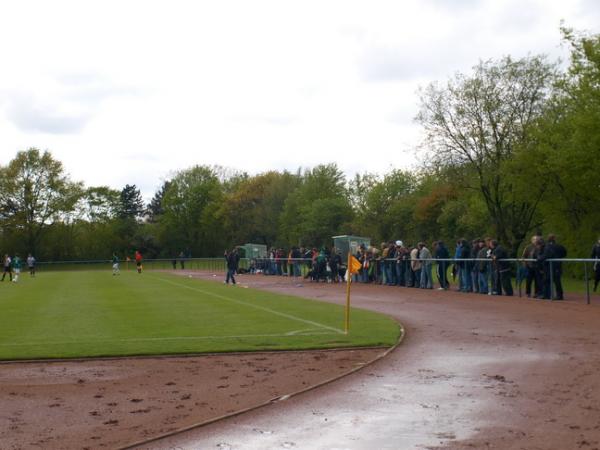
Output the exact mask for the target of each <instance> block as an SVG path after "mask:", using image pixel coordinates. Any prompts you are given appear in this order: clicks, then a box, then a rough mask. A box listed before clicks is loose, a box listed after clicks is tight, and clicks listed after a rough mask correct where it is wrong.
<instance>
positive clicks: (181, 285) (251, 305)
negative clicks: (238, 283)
mask: <svg viewBox="0 0 600 450" xmlns="http://www.w3.org/2000/svg"><path fill="white" fill-rule="evenodd" d="M150 278H153V279H155V280H160V281H164V282H165V283H169V284H172V285H173V286H179V287H182V288H185V289H189V290H191V291H196V292H200V293H202V294H205V295H209V296H212V297H216V298H220V299H223V300H227V301H229V302H232V303H237V304H238V305H244V306H248V307H250V308H255V309H259V310H261V311H265V312H268V313H271V314H274V315H276V316H280V317H285V318H286V319H290V320H295V321H298V322H302V323H305V324H308V325H313V326H316V327H319V328H324V329H326V330H330V331H335V332H336V333H339V334H344V331H343V330H340V329H338V328H334V327H330V326H329V325H324V324H322V323H319V322H314V321H312V320H307V319H302V318H301V317H296V316H292V315H291V314H286V313H282V312H279V311H275V310H274V309H270V308H267V307H264V306H259V305H253V304H252V303H246V302H243V301H241V300H236V299H234V298H231V297H227V296H225V295H221V294H215V293H213V292H209V291H205V290H203V289H198V288H194V287H191V286H186V285H185V284H181V283H176V282H175V281H171V280H167V279H165V278H160V277H150Z"/></svg>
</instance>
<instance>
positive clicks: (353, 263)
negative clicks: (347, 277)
mask: <svg viewBox="0 0 600 450" xmlns="http://www.w3.org/2000/svg"><path fill="white" fill-rule="evenodd" d="M361 267H362V265H361V263H360V261H359V260H358V259H356V258H355V257H354V256H352V255H349V256H348V272H350V273H351V274H352V273H358V271H359V270H360V268H361Z"/></svg>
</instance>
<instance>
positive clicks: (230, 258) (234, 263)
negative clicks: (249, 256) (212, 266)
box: [227, 252, 239, 270]
mask: <svg viewBox="0 0 600 450" xmlns="http://www.w3.org/2000/svg"><path fill="white" fill-rule="evenodd" d="M238 261H239V259H238V255H237V253H236V252H231V253H230V254H229V255H227V268H228V269H229V270H237V268H238Z"/></svg>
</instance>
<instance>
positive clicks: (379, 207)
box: [355, 170, 418, 242]
mask: <svg viewBox="0 0 600 450" xmlns="http://www.w3.org/2000/svg"><path fill="white" fill-rule="evenodd" d="M355 181H358V184H359V185H361V184H362V185H363V187H362V188H359V189H360V190H362V196H361V198H360V200H358V202H359V203H358V204H359V206H360V209H359V210H358V212H357V222H358V224H359V227H360V231H359V233H360V234H362V235H366V236H370V237H372V238H373V239H374V241H375V242H384V241H388V240H390V239H393V240H396V239H398V238H402V239H406V238H407V237H408V236H409V235H410V234H411V228H412V220H411V216H412V213H413V209H414V201H413V200H414V199H413V198H412V194H413V192H414V190H415V188H416V187H417V185H418V182H417V177H416V176H414V175H413V174H412V173H411V172H408V171H402V170H393V171H391V172H390V173H388V174H386V175H384V176H383V178H382V179H377V178H374V177H367V178H364V177H363V178H360V177H358V178H355Z"/></svg>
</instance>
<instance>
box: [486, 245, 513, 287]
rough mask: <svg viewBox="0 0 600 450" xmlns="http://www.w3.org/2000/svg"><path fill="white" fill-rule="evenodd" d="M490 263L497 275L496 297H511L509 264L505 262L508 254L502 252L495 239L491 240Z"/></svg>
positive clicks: (504, 251)
mask: <svg viewBox="0 0 600 450" xmlns="http://www.w3.org/2000/svg"><path fill="white" fill-rule="evenodd" d="M491 244H492V261H493V262H494V266H495V269H496V272H497V273H498V286H497V288H496V290H497V292H498V295H502V292H504V295H507V296H509V297H511V296H512V295H513V288H512V282H511V280H510V263H509V262H508V261H505V259H506V258H508V253H506V250H504V247H502V246H501V245H500V244H499V243H498V241H497V240H496V239H492V242H491Z"/></svg>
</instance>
